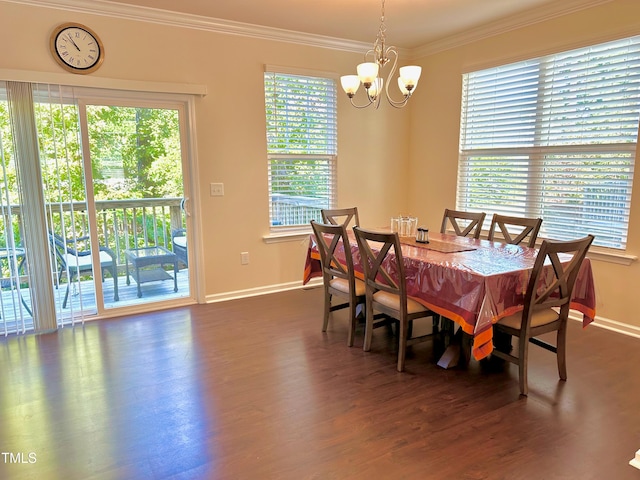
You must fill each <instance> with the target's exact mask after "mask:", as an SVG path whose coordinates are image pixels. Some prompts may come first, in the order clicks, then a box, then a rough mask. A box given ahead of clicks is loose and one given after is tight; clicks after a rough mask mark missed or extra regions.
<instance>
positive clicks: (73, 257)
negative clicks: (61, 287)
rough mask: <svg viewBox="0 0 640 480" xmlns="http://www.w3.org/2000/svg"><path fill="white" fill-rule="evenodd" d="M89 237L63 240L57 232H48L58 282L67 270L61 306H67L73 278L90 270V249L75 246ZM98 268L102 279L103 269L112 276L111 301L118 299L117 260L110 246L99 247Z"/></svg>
mask: <svg viewBox="0 0 640 480" xmlns="http://www.w3.org/2000/svg"><path fill="white" fill-rule="evenodd" d="M88 238H89V237H78V238H76V239H71V240H65V239H64V238H62V237H61V236H60V235H58V234H52V233H49V242H50V243H51V248H52V249H53V251H54V253H55V256H56V260H57V262H58V284H59V283H60V282H61V280H62V275H63V274H64V273H65V272H68V278H67V291H66V292H65V294H64V300H63V302H62V308H66V307H67V302H68V300H69V289H70V288H71V284H72V283H73V280H74V278H76V277H78V278H79V277H80V276H81V275H82V274H84V273H88V272H91V271H92V267H93V266H92V263H91V250H81V249H78V248H77V245H78V242H83V241H85V240H87V239H88ZM100 269H101V275H102V280H103V281H104V273H105V270H106V271H108V272H109V273H110V274H111V277H112V278H113V301H114V302H117V301H118V299H119V298H118V262H117V260H116V255H115V253H114V252H113V250H111V249H110V248H107V247H100Z"/></svg>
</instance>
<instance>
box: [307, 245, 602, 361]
mask: <svg viewBox="0 0 640 480" xmlns="http://www.w3.org/2000/svg"><path fill="white" fill-rule="evenodd" d="M349 237H350V238H349V240H350V247H351V251H352V254H353V260H354V265H355V269H356V274H357V275H359V276H362V267H361V265H360V254H359V252H358V247H357V243H356V241H355V238H354V237H353V232H349ZM430 239H431V243H430V244H426V245H420V244H416V243H415V242H414V241H413V240H412V239H410V238H407V239H401V240H402V241H403V245H402V255H403V257H404V260H405V274H406V280H407V293H408V294H409V295H410V296H411V297H412V298H414V299H415V300H417V301H419V302H421V303H422V304H423V305H425V306H426V307H428V308H430V309H431V310H433V311H434V312H436V313H439V314H440V315H442V316H444V317H447V318H450V319H451V320H453V321H455V322H456V323H458V324H459V325H460V326H461V328H462V329H463V331H464V332H466V333H468V334H469V335H472V336H473V350H472V351H473V355H474V357H475V358H476V359H478V360H479V359H481V358H484V357H486V356H487V355H489V354H490V353H491V351H492V350H493V341H492V338H493V324H494V323H495V322H497V321H498V320H499V319H500V318H503V317H505V316H507V315H511V314H513V313H516V312H518V311H520V310H522V309H523V302H524V294H525V290H526V287H527V283H528V281H529V274H530V272H531V268H532V267H533V264H534V262H535V259H536V255H537V253H538V251H537V250H536V249H534V248H528V247H522V246H518V245H508V244H504V243H500V242H489V241H487V240H475V239H471V238H466V237H457V236H454V235H446V234H437V233H432V234H431V235H430ZM343 255H344V254H343ZM321 275H322V272H321V269H320V261H319V256H318V253H317V251H316V250H315V243H314V240H313V238H311V240H310V243H309V250H308V255H307V259H306V264H305V273H304V283H307V282H308V281H309V280H310V279H311V278H313V277H317V276H321ZM595 305H596V301H595V288H594V283H593V274H592V270H591V262H590V261H589V259H588V258H587V259H585V261H584V263H583V265H582V268H581V270H580V273H579V275H578V279H577V280H576V285H575V287H574V291H573V297H572V302H571V308H573V309H575V310H578V311H580V312H581V313H582V314H583V325H585V326H586V325H588V324H589V323H591V322H592V321H593V319H594V318H595Z"/></svg>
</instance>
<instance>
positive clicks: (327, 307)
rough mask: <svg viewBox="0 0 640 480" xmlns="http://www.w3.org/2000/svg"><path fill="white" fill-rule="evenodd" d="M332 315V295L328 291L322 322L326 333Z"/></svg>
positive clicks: (325, 294)
mask: <svg viewBox="0 0 640 480" xmlns="http://www.w3.org/2000/svg"><path fill="white" fill-rule="evenodd" d="M330 313H331V294H330V293H329V291H328V290H327V289H325V290H324V320H323V322H322V331H323V332H326V331H327V327H328V326H329V314H330Z"/></svg>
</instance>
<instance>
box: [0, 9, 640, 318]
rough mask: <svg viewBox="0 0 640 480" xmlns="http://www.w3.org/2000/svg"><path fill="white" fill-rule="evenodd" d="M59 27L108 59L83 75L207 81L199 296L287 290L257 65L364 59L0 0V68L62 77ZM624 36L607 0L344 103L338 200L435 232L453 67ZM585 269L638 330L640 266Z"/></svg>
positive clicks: (324, 67)
mask: <svg viewBox="0 0 640 480" xmlns="http://www.w3.org/2000/svg"><path fill="white" fill-rule="evenodd" d="M65 21H77V22H81V23H85V24H86V25H88V26H90V27H91V28H92V29H94V30H95V31H96V32H97V33H98V34H99V35H100V36H101V38H102V40H103V42H104V44H105V50H106V59H105V62H104V64H103V66H102V67H101V69H100V70H99V71H97V72H96V73H94V74H93V75H91V77H92V78H102V77H104V78H113V79H125V80H138V81H152V82H170V83H187V84H199V85H206V87H207V89H208V92H209V93H208V95H206V96H205V97H203V98H198V99H197V100H196V132H195V133H196V142H197V162H198V163H197V169H198V177H197V178H196V179H195V180H194V181H195V182H196V183H197V184H198V186H199V189H200V192H201V197H200V198H196V199H195V201H194V211H195V212H196V218H197V220H198V222H199V226H200V239H201V240H202V242H203V247H204V248H202V250H201V265H200V266H201V267H202V269H203V272H204V285H203V291H204V293H205V295H206V297H208V298H218V297H224V296H225V295H228V294H231V293H233V292H240V293H242V292H247V291H251V289H260V288H270V287H273V286H277V285H291V284H294V283H295V282H298V281H299V280H300V278H301V272H302V263H303V259H304V254H305V251H306V246H307V245H306V241H300V240H297V241H292V242H284V243H275V244H266V243H265V242H264V241H263V236H264V235H266V234H267V233H268V231H269V225H268V210H267V179H266V171H267V170H266V158H265V149H266V146H265V125H264V92H263V84H262V72H263V66H264V65H265V64H271V65H282V66H286V67H297V68H305V69H313V70H321V71H326V72H334V73H335V74H336V75H340V74H344V73H350V72H351V71H352V70H353V69H354V67H355V64H356V63H358V62H359V61H360V60H361V58H362V57H361V54H351V53H345V52H340V51H336V50H330V49H325V48H316V47H310V46H300V45H293V44H289V43H282V42H275V41H269V40H257V39H252V38H245V37H240V36H233V35H221V34H216V33H212V32H206V31H201V30H192V29H186V28H179V27H169V26H163V25H157V24H153V23H145V22H138V21H133V20H123V19H116V18H110V17H106V16H97V15H95V16H94V15H86V14H76V13H69V12H64V11H62V10H55V9H46V8H39V7H30V6H22V5H17V4H12V3H2V2H0V44H2V45H4V46H5V48H3V52H2V55H0V69H19V70H30V71H38V72H52V73H60V72H62V70H61V69H60V68H59V67H58V66H57V64H56V63H55V62H54V61H53V59H52V58H51V56H50V53H49V49H48V38H49V34H50V32H51V30H52V29H53V28H54V27H55V26H57V25H58V24H60V23H62V22H65ZM633 34H640V2H638V1H637V0H618V1H612V2H611V3H608V4H605V5H603V6H600V7H596V8H593V9H591V10H589V11H583V12H578V13H575V14H572V15H570V16H566V17H563V18H559V19H554V20H550V21H547V22H545V23H542V24H538V25H534V26H530V27H526V28H522V29H519V30H515V31H512V32H509V33H505V34H502V35H499V36H496V37H493V38H489V39H485V40H482V41H478V42H475V43H473V44H469V45H466V46H463V47H459V48H455V49H451V50H448V51H445V52H442V53H438V54H435V55H431V56H427V57H425V58H422V59H421V60H420V62H421V64H422V65H423V66H424V71H423V77H422V79H421V80H420V86H419V89H418V92H417V93H416V95H415V97H414V98H413V99H412V105H411V107H410V109H405V110H395V109H392V108H390V107H388V106H386V105H383V106H382V107H381V108H380V110H378V111H376V112H374V111H371V110H368V109H367V110H356V109H354V108H352V107H350V106H349V104H348V101H347V99H346V98H345V97H344V96H343V95H341V96H340V97H339V98H340V99H339V104H338V129H339V131H338V135H339V147H338V148H339V166H338V178H339V180H338V182H339V191H338V196H339V205H340V206H351V205H357V206H358V207H359V209H360V212H361V213H360V216H361V220H362V222H363V225H371V226H374V225H383V224H386V223H387V222H388V219H389V217H390V216H391V215H394V214H398V213H401V212H404V213H412V214H414V215H417V216H418V217H419V219H420V224H423V225H426V226H429V227H430V228H432V229H437V228H438V227H439V223H440V218H441V214H442V210H443V209H444V208H445V207H447V206H453V205H455V189H456V172H457V149H458V129H459V110H460V90H461V73H462V72H464V71H469V70H472V69H475V68H483V67H488V66H491V65H495V64H500V63H505V62H509V61H515V60H518V59H521V58H526V57H530V56H536V55H540V54H543V53H548V52H552V51H558V50H563V49H567V48H573V47H577V46H580V45H584V44H588V43H595V42H600V41H606V40H608V39H612V38H616V37H620V36H625V35H633ZM8 45H11V46H12V48H6V46H8ZM69 75H71V74H69ZM210 182H223V183H224V185H225V196H224V197H210V196H208V191H209V187H208V186H209V183H210ZM639 203H640V193H639V192H636V195H635V196H634V202H633V205H632V219H631V224H630V232H629V233H630V236H629V246H628V253H631V254H638V253H640V225H639V223H640V222H638V221H637V220H636V218H637V216H638V212H640V205H639ZM242 251H248V252H249V253H250V256H251V263H250V264H249V265H247V266H241V265H240V252H242ZM594 270H595V273H596V288H597V293H598V315H599V316H601V317H602V318H603V319H604V320H605V321H609V320H610V321H618V322H624V323H627V324H630V325H632V326H640V319H639V318H638V317H637V316H636V315H635V312H637V311H639V310H640V296H636V295H634V294H635V290H636V288H637V286H638V285H640V262H635V263H633V264H632V265H631V266H620V265H615V264H612V263H607V262H602V261H594Z"/></svg>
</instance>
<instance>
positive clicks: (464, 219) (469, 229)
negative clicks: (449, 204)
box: [440, 208, 486, 238]
mask: <svg viewBox="0 0 640 480" xmlns="http://www.w3.org/2000/svg"><path fill="white" fill-rule="evenodd" d="M485 215H486V214H485V213H484V212H462V211H460V210H449V209H448V208H445V210H444V216H443V217H442V227H441V228H440V233H447V227H448V224H449V223H450V224H451V226H452V227H453V230H454V231H455V232H456V235H457V236H459V237H466V236H468V235H469V234H470V233H471V234H472V237H473V238H480V232H482V224H483V222H484V217H485Z"/></svg>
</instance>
